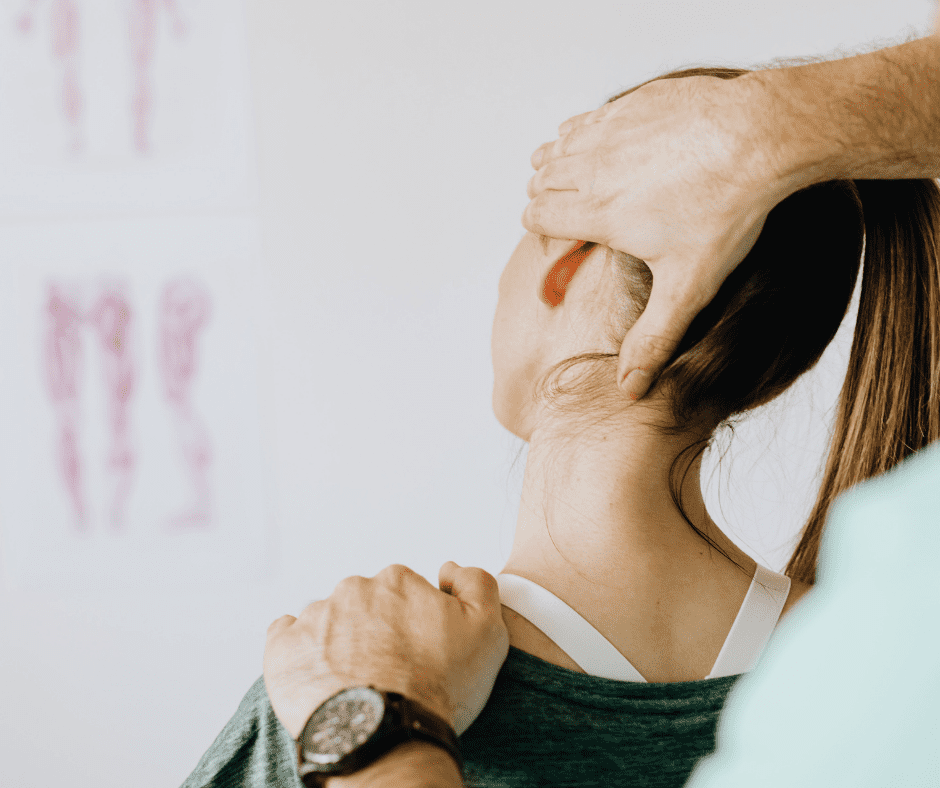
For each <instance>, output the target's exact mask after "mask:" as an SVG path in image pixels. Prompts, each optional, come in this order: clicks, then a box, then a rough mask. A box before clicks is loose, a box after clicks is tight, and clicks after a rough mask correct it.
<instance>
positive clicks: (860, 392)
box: [520, 59, 940, 584]
mask: <svg viewBox="0 0 940 788" xmlns="http://www.w3.org/2000/svg"><path fill="white" fill-rule="evenodd" d="M806 60H807V59H803V62H805V61H806ZM791 62H792V61H791ZM746 73H749V70H748V69H741V68H708V67H704V68H702V67H696V68H686V69H682V70H678V71H672V72H670V73H668V74H664V75H663V76H660V77H656V78H655V79H679V78H682V77H691V76H713V77H718V78H720V79H734V78H736V77H738V76H741V75H742V74H746ZM652 81H654V80H648V81H647V82H644V83H642V84H640V85H637V86H636V87H633V88H630V89H629V90H625V91H624V92H622V93H618V94H617V95H616V96H614V97H613V98H611V99H609V100H608V103H609V101H615V100H616V99H618V98H620V97H621V96H625V95H627V94H628V93H631V92H633V91H634V90H637V89H638V88H640V87H642V86H643V85H646V84H648V82H652ZM938 243H940V188H938V186H937V183H936V182H935V181H933V180H930V179H916V180H833V181H826V182H823V183H816V184H813V185H812V186H809V187H806V188H804V189H801V190H800V191H797V192H795V193H793V194H792V195H790V196H789V197H787V198H786V199H784V200H783V201H782V202H781V203H779V204H778V205H777V206H776V207H775V208H774V209H773V210H772V211H771V212H770V214H769V215H768V217H767V220H766V222H765V224H764V227H763V229H762V231H761V233H760V236H759V237H758V239H757V242H756V243H755V245H754V247H753V249H751V251H750V252H749V253H748V255H747V256H746V257H745V258H744V259H743V260H742V261H741V263H740V265H738V267H737V268H736V269H735V270H734V271H732V272H731V274H730V275H729V276H728V278H727V279H726V280H725V282H724V284H723V285H722V286H721V288H720V289H719V291H718V293H717V295H716V296H715V298H714V299H713V300H712V301H711V303H710V304H708V306H706V307H705V308H704V309H703V310H702V311H701V312H700V313H699V315H698V316H697V317H696V318H695V320H693V321H692V324H691V325H690V326H689V329H688V331H687V332H686V334H685V336H684V337H683V338H682V341H681V342H680V343H679V346H678V347H677V348H676V350H675V352H674V353H673V354H672V356H671V357H670V359H669V361H668V362H667V363H666V366H665V367H664V369H663V371H662V373H661V374H660V376H659V378H658V379H657V381H656V382H655V385H654V386H653V388H652V389H651V390H650V395H652V394H653V393H654V392H656V393H657V394H658V395H660V396H662V397H663V398H664V402H665V404H666V407H667V409H668V410H669V411H670V412H671V422H670V423H665V422H664V423H658V422H657V423H654V424H648V425H646V426H649V427H651V428H654V429H656V430H658V431H659V433H660V434H662V435H664V436H665V435H670V436H675V435H680V434H684V433H687V432H688V433H689V434H691V435H704V436H706V437H705V438H704V439H703V440H700V441H697V442H695V443H693V444H691V445H690V446H688V447H687V448H686V449H685V450H684V451H683V452H682V453H681V454H680V455H679V456H678V457H676V459H675V461H674V462H673V464H672V466H671V468H670V491H671V493H672V498H673V501H674V503H675V504H676V506H677V508H678V509H679V511H680V512H681V514H682V516H683V518H684V519H685V520H686V522H687V523H688V524H689V526H690V527H691V528H692V529H693V530H694V531H695V532H696V533H697V534H698V535H699V536H701V537H702V538H703V539H704V540H705V541H706V542H708V543H709V544H710V545H711V546H712V547H715V548H716V549H717V550H718V551H719V552H720V553H721V554H722V555H724V556H725V557H726V558H728V559H729V560H731V559H730V556H728V555H727V553H725V552H724V551H723V550H721V548H720V547H718V545H717V544H715V542H714V541H713V540H712V539H710V538H709V537H708V536H707V535H706V534H705V533H703V532H702V531H700V530H699V529H698V528H697V527H696V526H695V525H694V524H693V523H692V521H691V520H689V518H688V516H687V515H686V513H685V510H684V509H683V508H682V503H681V500H680V495H681V487H680V492H679V493H677V491H676V488H675V487H674V485H673V475H674V471H675V467H676V464H677V463H678V461H679V459H680V458H681V457H682V455H683V454H685V452H686V451H688V450H690V449H693V448H695V447H696V446H700V447H701V448H699V451H698V452H697V453H696V454H695V455H694V457H693V462H694V458H695V457H697V456H698V454H700V453H701V452H703V451H704V450H705V449H706V448H708V447H709V446H711V445H712V441H713V438H714V435H713V433H714V432H715V430H717V428H718V427H719V426H725V427H728V428H730V430H731V432H732V434H733V432H734V421H736V420H737V419H735V418H734V417H737V416H739V415H740V414H744V413H746V412H748V411H750V410H752V409H754V408H756V407H758V406H760V405H763V404H765V403H767V402H769V401H770V400H772V399H774V398H775V397H777V396H778V395H780V394H782V393H783V392H784V391H785V390H786V389H787V388H789V387H790V386H791V385H792V384H793V383H794V382H795V381H796V380H797V378H799V377H800V376H801V375H802V374H803V373H805V372H807V371H809V370H810V369H812V368H813V367H814V366H815V365H816V363H817V362H818V361H819V359H820V357H821V356H822V354H823V351H824V350H825V349H826V347H827V346H828V345H829V343H830V342H831V341H832V339H833V337H834V336H835V335H836V332H837V330H838V328H839V325H840V324H841V322H842V320H843V318H844V317H845V315H846V314H847V312H848V308H849V305H850V302H851V299H852V293H853V291H854V289H855V284H856V280H857V278H858V273H859V267H860V264H861V257H862V249H863V248H864V254H865V257H864V259H865V267H864V273H863V276H862V288H861V298H860V302H859V307H858V316H857V319H856V324H855V336H854V340H853V342H852V350H851V355H850V358H849V364H848V372H847V374H846V378H845V383H844V385H843V387H842V391H841V393H840V396H839V401H838V411H837V414H836V419H835V424H834V429H833V434H832V438H831V443H830V447H829V454H828V458H827V460H826V464H825V470H824V472H823V477H822V484H821V485H820V488H819V493H818V495H817V498H816V503H815V505H814V506H813V508H812V511H811V513H810V515H809V519H808V521H807V522H806V524H805V525H804V526H803V528H802V529H801V531H800V533H799V534H798V535H797V536H796V537H794V539H793V541H794V542H797V541H798V544H797V545H796V548H795V550H794V552H793V554H792V556H791V558H790V560H789V562H788V563H787V565H786V567H785V569H784V573H785V574H786V575H787V576H788V577H791V578H793V579H796V580H800V581H803V582H805V583H809V584H814V583H815V580H816V561H817V556H818V553H819V547H820V540H821V537H822V530H823V525H824V523H825V521H826V517H827V515H828V512H829V510H830V508H831V507H832V504H833V503H834V501H835V499H836V498H837V496H839V495H840V494H841V493H842V492H844V491H845V490H847V489H849V488H850V487H852V486H854V485H856V484H858V483H859V482H861V481H864V480H865V479H869V478H871V477H874V476H877V475H879V474H882V473H885V472H886V471H888V470H890V469H891V468H892V467H893V466H895V465H897V464H898V463H899V462H901V461H902V460H903V459H904V458H905V457H907V456H908V455H910V454H911V453H913V452H915V451H917V450H919V449H921V448H923V447H924V446H926V445H927V444H929V443H931V442H932V441H934V440H936V439H937V437H938V436H940V391H938V387H940V257H938ZM863 244H864V247H863ZM603 248H606V247H603ZM607 254H608V255H613V259H614V260H615V261H616V262H617V263H618V264H619V267H620V269H621V272H622V275H623V278H624V287H625V289H626V290H627V293H628V296H629V301H630V302H632V304H633V307H632V309H630V310H628V311H631V312H633V313H634V314H633V315H632V316H631V318H630V320H629V321H628V324H627V325H624V326H621V327H620V328H621V330H620V333H619V336H618V335H617V331H616V328H615V327H612V329H611V340H612V341H613V342H615V346H616V347H619V346H620V342H621V341H622V339H623V337H624V336H625V335H626V329H627V328H628V327H629V325H632V324H633V323H634V322H636V318H638V317H639V315H640V314H641V313H642V311H643V310H644V309H645V308H646V304H647V303H648V301H649V296H650V291H651V288H652V283H653V275H652V272H651V271H650V269H649V267H648V266H646V264H645V263H643V261H642V260H638V259H637V258H635V257H631V256H630V255H625V254H623V253H621V252H613V251H612V250H610V249H609V248H607ZM608 260H610V258H608ZM617 362H618V354H616V353H586V354H582V355H579V356H575V357H572V358H569V359H565V360H564V361H561V362H559V363H558V364H555V365H554V366H552V368H551V369H549V370H548V371H547V372H546V373H545V374H544V375H543V376H542V378H541V379H540V381H539V384H538V386H537V387H536V399H537V400H538V401H541V402H544V403H547V404H549V405H550V406H551V407H553V408H556V409H560V410H562V411H563V412H570V413H572V414H573V415H579V414H580V416H581V417H584V416H586V415H591V414H596V413H599V412H605V413H607V414H608V415H612V414H613V413H615V412H617V411H621V410H622V409H623V408H624V407H625V406H624V405H623V401H622V399H621V400H620V401H619V402H618V401H617V399H616V397H615V395H616V393H617V391H615V389H616V387H615V386H614V385H613V381H614V378H615V374H616V368H617ZM581 364H585V365H587V366H586V367H585V369H586V371H585V372H584V373H583V374H582V375H580V376H576V377H575V379H574V380H573V382H570V383H568V384H567V385H559V384H558V378H559V376H560V375H561V374H562V373H564V372H565V371H566V370H568V369H569V368H571V367H573V366H575V365H581ZM657 390H658V391H657ZM563 399H567V405H562V404H561V403H562V400H563ZM520 453H521V449H520ZM691 464H692V463H690V465H689V466H688V467H691ZM688 467H687V469H686V473H688ZM684 480H685V475H683V479H682V481H683V482H684ZM735 563H736V562H735ZM736 565H738V566H739V568H741V569H742V571H744V570H743V567H740V565H739V564H736Z"/></svg>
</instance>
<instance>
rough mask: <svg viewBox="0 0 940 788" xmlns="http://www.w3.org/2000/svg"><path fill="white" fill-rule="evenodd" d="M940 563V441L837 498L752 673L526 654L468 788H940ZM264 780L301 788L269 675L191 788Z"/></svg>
mask: <svg viewBox="0 0 940 788" xmlns="http://www.w3.org/2000/svg"><path fill="white" fill-rule="evenodd" d="M938 564H940V446H938V445H936V444H935V445H932V446H930V447H928V448H927V449H924V450H923V451H921V452H918V453H917V454H914V455H911V456H910V457H908V458H907V459H906V460H905V461H904V462H903V463H901V464H900V465H898V466H897V467H896V468H894V469H893V470H892V471H890V472H889V473H887V474H884V475H882V476H880V477H878V478H876V479H871V480H869V481H867V482H864V483H863V484H861V485H858V486H857V487H855V488H853V489H852V490H850V491H849V492H847V493H846V494H844V495H842V496H841V497H840V498H839V499H838V500H837V502H836V504H835V506H834V507H833V508H832V510H831V512H830V515H829V521H828V523H827V526H826V531H825V534H824V537H823V541H822V549H821V551H820V556H819V568H818V573H817V583H816V587H815V588H814V589H813V591H812V592H810V593H809V594H808V595H807V596H806V597H804V598H803V600H802V602H801V603H800V605H799V606H798V607H797V608H796V609H794V610H793V611H792V612H791V613H790V614H789V616H788V617H787V619H786V620H785V621H784V622H783V623H782V624H781V625H780V627H779V628H778V630H777V632H776V634H775V635H774V637H773V639H772V640H771V641H770V643H768V645H767V648H766V649H765V651H764V654H763V656H762V657H761V660H760V662H759V663H758V664H757V666H756V667H755V668H754V670H752V671H751V672H750V673H748V674H745V675H742V676H728V677H724V678H718V679H709V680H706V681H691V682H682V683H673V684H643V683H633V682H620V681H612V680H610V679H601V678H598V677H596V676H587V675H584V674H581V673H575V672H573V671H569V670H565V669H564V668H559V667H557V666H555V665H551V664H549V663H547V662H544V661H543V660H540V659H537V658H536V657H533V656H531V655H529V654H526V653H525V652H522V651H519V650H518V649H515V648H510V650H509V657H508V658H507V660H506V662H505V664H504V665H503V667H502V670H501V671H500V673H499V676H498V678H497V681H496V685H495V686H494V688H493V694H492V695H491V696H490V700H489V702H488V703H487V705H486V707H485V708H484V710H483V712H482V714H481V715H480V716H479V717H478V718H477V720H476V721H475V722H474V724H473V725H472V726H471V727H470V728H469V729H468V730H467V731H465V732H464V734H463V735H462V736H461V737H460V745H461V749H462V751H463V753H464V757H465V759H466V775H467V780H466V784H467V786H469V787H470V788H475V787H476V786H481V787H482V786H486V787H487V788H529V787H530V786H531V787H532V788H536V786H538V788H549V786H579V787H587V786H591V787H592V788H593V787H594V786H598V787H602V788H610V787H611V786H623V788H634V787H637V786H650V787H652V786H657V787H659V786H662V787H663V788H665V787H666V786H676V787H678V786H682V785H685V788H755V786H760V788H793V786H800V787H801V788H842V786H845V787H846V788H849V787H851V788H894V787H895V786H896V787H897V788H940V715H938V713H937V709H938V708H940V566H938ZM722 709H723V712H722ZM720 712H721V713H720ZM719 713H720V716H719ZM716 733H717V737H716ZM716 741H717V750H716V749H715V745H716ZM713 750H714V752H712V751H713ZM265 785H271V786H285V787H286V788H299V787H300V786H301V783H300V781H299V780H298V778H297V773H296V769H295V767H294V748H293V742H292V741H291V738H290V735H289V734H288V733H287V731H286V730H285V729H284V728H283V726H281V724H280V723H279V722H278V720H277V718H276V717H275V716H274V713H273V711H272V710H271V706H270V703H269V702H268V699H267V695H266V693H265V689H264V682H263V680H262V679H261V678H259V679H258V681H256V682H255V684H254V685H253V686H252V687H251V689H250V690H249V691H248V693H247V694H246V695H245V697H244V699H243V700H242V702H241V705H240V706H239V707H238V710H237V711H236V713H235V716H234V717H232V719H231V720H230V721H229V723H228V724H227V725H226V726H225V728H224V729H223V731H222V732H221V733H220V734H219V736H218V737H217V738H216V740H215V742H214V743H213V744H212V746H211V747H210V748H209V749H208V751H207V752H206V753H205V755H204V756H203V757H202V759H201V760H200V762H199V764H198V765H197V767H196V769H195V771H194V772H193V773H192V774H191V775H190V777H189V778H188V779H187V780H186V782H185V783H184V784H183V788H209V786H212V787H213V788H214V787H215V786H218V787H219V788H222V786H225V788H242V787H244V788H247V787H248V786H252V787H254V786H265Z"/></svg>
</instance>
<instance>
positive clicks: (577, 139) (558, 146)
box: [531, 110, 604, 170]
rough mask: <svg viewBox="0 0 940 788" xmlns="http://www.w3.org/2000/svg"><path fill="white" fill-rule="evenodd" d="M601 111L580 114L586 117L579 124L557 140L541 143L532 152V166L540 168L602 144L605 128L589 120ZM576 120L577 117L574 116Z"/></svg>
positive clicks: (580, 116) (581, 116)
mask: <svg viewBox="0 0 940 788" xmlns="http://www.w3.org/2000/svg"><path fill="white" fill-rule="evenodd" d="M598 112H599V111H597V110H595V112H589V113H587V114H586V115H579V116H578V118H584V120H582V121H580V122H579V123H578V124H577V125H574V126H571V127H570V128H569V130H568V131H567V132H566V133H565V134H562V135H561V136H560V137H559V138H558V139H557V140H553V141H552V142H545V143H542V144H541V145H539V146H538V147H537V148H536V149H535V152H534V153H533V154H532V158H531V163H532V167H533V168H534V169H536V170H540V169H542V168H543V167H545V166H546V165H547V164H550V163H551V162H553V161H556V160H558V159H562V158H564V157H565V156H572V155H574V154H576V153H583V152H584V151H587V150H593V149H594V148H595V147H596V146H597V145H599V144H600V142H601V140H602V137H603V133H604V130H603V128H602V127H601V126H600V125H599V124H598V123H597V122H596V120H598V119H600V117H601V116H598V118H596V119H595V120H594V121H590V120H588V118H589V117H590V116H592V115H596V114H597V113H598ZM572 120H575V118H572Z"/></svg>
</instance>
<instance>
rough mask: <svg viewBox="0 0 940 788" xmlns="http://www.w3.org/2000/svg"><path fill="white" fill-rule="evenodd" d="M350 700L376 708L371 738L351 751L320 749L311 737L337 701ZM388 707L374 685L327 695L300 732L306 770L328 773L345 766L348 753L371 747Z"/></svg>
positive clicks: (369, 733) (370, 732)
mask: <svg viewBox="0 0 940 788" xmlns="http://www.w3.org/2000/svg"><path fill="white" fill-rule="evenodd" d="M350 701H352V702H357V703H361V704H369V705H370V706H371V707H372V708H373V709H374V711H375V715H374V718H373V719H374V727H373V728H372V729H371V730H370V731H369V732H368V737H367V738H366V739H365V740H364V741H363V742H361V743H359V744H356V745H355V746H353V747H352V749H350V750H349V751H348V752H346V753H343V754H341V755H337V754H335V753H321V752H318V750H317V744H316V743H315V742H313V741H312V740H311V739H312V737H313V736H314V735H315V732H316V731H317V730H318V728H320V726H321V725H322V724H323V723H324V722H325V721H326V718H327V715H329V714H331V713H332V712H333V709H334V707H335V706H336V705H337V704H340V703H349V702H350ZM386 707H387V704H386V702H385V697H384V696H383V694H382V693H381V692H379V691H378V690H376V689H375V688H374V687H371V686H369V687H349V688H347V689H344V690H341V691H339V692H337V693H336V694H335V695H333V696H332V697H330V698H327V700H325V701H324V702H323V703H322V704H321V705H320V706H319V708H317V710H316V711H315V712H314V713H313V714H311V715H310V719H309V720H307V723H306V725H304V729H303V731H302V732H301V735H300V739H299V744H300V747H301V750H302V756H303V762H304V764H305V766H306V767H308V768H307V769H305V771H315V772H327V773H329V772H332V771H339V770H341V769H343V768H344V767H345V763H344V762H345V761H346V759H347V758H348V757H349V755H350V754H351V753H355V752H360V751H362V750H363V749H367V748H369V746H370V743H372V742H373V740H374V739H375V738H376V735H377V734H379V732H380V731H381V730H382V721H383V719H384V718H385V713H386Z"/></svg>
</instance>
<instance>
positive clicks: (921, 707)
mask: <svg viewBox="0 0 940 788" xmlns="http://www.w3.org/2000/svg"><path fill="white" fill-rule="evenodd" d="M938 708H940V444H938V443H934V444H932V445H930V446H928V447H927V448H925V449H922V450H921V451H919V452H917V453H915V454H912V455H911V456H909V457H908V458H906V459H905V460H904V461H903V462H902V463H900V464H899V465H897V466H895V467H894V468H892V469H891V471H889V472H888V473H886V474H883V475H882V476H879V477H877V478H874V479H869V480H867V481H865V482H863V483H862V484H859V485H856V486H855V487H853V488H852V489H851V490H849V491H848V492H846V493H844V494H843V495H841V496H840V497H839V498H838V499H837V501H836V503H835V505H834V506H833V508H832V509H831V510H830V513H829V519H828V521H827V523H826V528H825V530H824V532H823V539H822V545H821V549H820V554H819V564H818V567H817V574H816V585H815V586H814V588H813V590H812V591H811V592H810V593H809V594H807V595H806V596H805V597H804V598H803V600H802V601H801V602H800V604H799V606H798V607H797V608H795V609H794V610H793V611H791V613H790V614H789V615H788V616H787V618H786V619H785V620H784V622H783V623H782V624H781V625H780V627H779V628H778V630H777V632H776V634H775V635H774V638H773V640H772V641H771V642H770V643H769V644H768V646H767V649H766V650H765V651H764V654H763V656H762V657H761V660H760V662H759V663H758V664H757V665H756V667H755V668H754V669H753V670H752V671H750V672H749V673H748V674H746V675H745V676H744V677H743V678H742V679H741V681H739V682H738V683H737V684H736V685H735V687H734V690H733V691H732V692H731V693H730V694H729V696H728V701H727V703H726V705H725V709H724V712H723V714H722V715H721V720H720V723H719V727H718V737H717V742H718V747H717V750H716V751H715V753H714V754H713V755H710V756H709V757H707V758H705V759H703V760H702V761H701V762H700V763H699V764H698V765H697V767H696V769H695V771H694V772H693V774H692V776H691V778H690V780H689V783H688V785H687V786H686V788H755V786H760V788H793V786H797V785H798V786H800V787H801V788H817V787H818V788H842V786H846V787H847V788H848V786H851V788H893V787H894V786H897V787H898V788H938V787H940V715H938V711H937V710H938Z"/></svg>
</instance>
